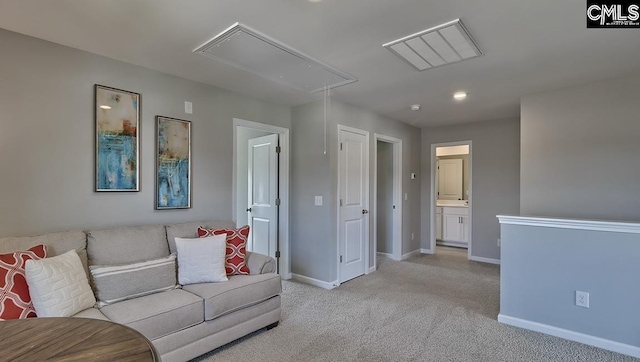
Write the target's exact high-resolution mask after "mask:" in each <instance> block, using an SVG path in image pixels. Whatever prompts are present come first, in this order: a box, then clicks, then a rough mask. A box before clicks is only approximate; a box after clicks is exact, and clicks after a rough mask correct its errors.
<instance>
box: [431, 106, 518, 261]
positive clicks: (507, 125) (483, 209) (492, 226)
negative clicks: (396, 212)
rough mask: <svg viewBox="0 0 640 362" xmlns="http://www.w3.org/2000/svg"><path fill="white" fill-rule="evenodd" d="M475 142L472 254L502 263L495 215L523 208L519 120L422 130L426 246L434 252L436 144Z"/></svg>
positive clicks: (512, 212)
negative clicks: (432, 222)
mask: <svg viewBox="0 0 640 362" xmlns="http://www.w3.org/2000/svg"><path fill="white" fill-rule="evenodd" d="M465 140H471V141H473V149H472V155H471V162H472V165H471V172H472V175H471V192H472V196H471V198H472V203H471V212H472V213H473V216H472V223H473V225H471V236H472V243H473V246H472V252H473V254H472V256H475V257H481V258H490V259H500V248H499V247H498V243H497V239H498V238H499V237H500V227H499V224H498V220H497V219H496V215H498V214H517V213H518V211H519V208H520V205H519V201H520V197H519V195H520V123H519V121H518V120H517V119H512V120H499V121H488V122H478V123H469V124H463V125H455V126H444V127H435V128H424V129H422V233H421V235H422V248H424V249H429V248H430V240H429V235H430V217H431V216H430V215H431V205H430V197H431V196H430V192H431V178H430V172H431V159H432V158H433V155H431V145H432V144H434V143H444V142H453V141H465Z"/></svg>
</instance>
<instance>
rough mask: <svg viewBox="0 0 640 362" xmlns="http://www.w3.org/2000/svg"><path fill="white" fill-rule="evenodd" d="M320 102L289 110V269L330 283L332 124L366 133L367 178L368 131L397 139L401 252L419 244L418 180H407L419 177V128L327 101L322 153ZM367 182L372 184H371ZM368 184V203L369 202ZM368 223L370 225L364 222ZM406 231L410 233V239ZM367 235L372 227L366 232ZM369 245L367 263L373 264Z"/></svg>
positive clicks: (333, 265)
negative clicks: (318, 200)
mask: <svg viewBox="0 0 640 362" xmlns="http://www.w3.org/2000/svg"><path fill="white" fill-rule="evenodd" d="M323 114H324V113H323V102H322V101H317V102H312V103H309V104H305V105H302V106H298V107H294V108H293V110H292V128H291V133H292V137H291V138H292V155H291V156H292V161H291V165H292V175H291V179H292V181H291V182H292V185H293V186H292V198H291V225H292V227H291V251H292V263H293V264H292V272H293V273H295V274H300V275H304V276H307V277H311V278H315V279H318V280H321V281H326V282H333V281H335V280H336V279H337V248H338V244H337V240H336V230H337V229H336V227H337V220H336V219H337V189H338V177H337V170H338V155H337V152H338V151H337V150H338V128H337V125H338V124H341V125H345V126H349V127H354V128H358V129H361V130H365V131H369V132H370V135H369V136H370V138H369V141H370V142H369V147H370V151H369V155H370V161H371V164H370V167H369V172H370V180H373V178H374V177H375V175H374V167H373V159H374V158H373V153H374V149H375V148H374V146H375V142H374V139H373V136H374V133H380V134H384V135H386V136H390V137H395V138H399V139H402V142H403V143H402V147H403V149H402V166H403V179H402V189H403V193H407V195H408V200H407V201H403V225H402V235H403V236H402V253H403V254H406V253H409V252H411V251H414V250H418V249H419V248H420V203H419V200H420V184H419V182H420V181H419V180H411V179H410V174H411V172H415V173H416V174H418V175H420V132H419V129H417V128H415V127H412V126H409V125H407V124H404V123H401V122H396V121H393V120H391V119H388V118H386V117H382V116H380V115H377V114H375V113H373V112H369V111H365V110H362V109H359V108H356V107H354V106H351V105H349V104H345V103H341V102H338V101H335V100H333V101H332V102H331V109H330V115H329V117H328V126H327V131H328V138H327V139H328V147H327V154H326V155H324V154H323V148H324V147H323V144H324V137H323V134H324V126H323ZM371 184H372V183H371ZM314 195H318V196H323V197H324V205H323V206H314V205H313V196H314ZM374 197H375V195H374V193H373V188H371V192H370V201H369V205H370V206H372V205H373V198H374ZM370 227H371V228H372V227H373V223H372V222H371V223H370ZM411 233H414V234H415V238H414V240H411ZM370 235H373V229H371V230H370ZM374 250H375V248H374V247H373V245H371V248H370V261H371V264H370V265H371V266H372V265H373V262H374V260H375V259H374V255H375V254H374Z"/></svg>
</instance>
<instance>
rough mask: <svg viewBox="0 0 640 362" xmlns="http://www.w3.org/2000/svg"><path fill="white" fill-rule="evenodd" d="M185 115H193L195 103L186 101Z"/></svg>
mask: <svg viewBox="0 0 640 362" xmlns="http://www.w3.org/2000/svg"><path fill="white" fill-rule="evenodd" d="M184 113H187V114H193V103H191V102H189V101H184Z"/></svg>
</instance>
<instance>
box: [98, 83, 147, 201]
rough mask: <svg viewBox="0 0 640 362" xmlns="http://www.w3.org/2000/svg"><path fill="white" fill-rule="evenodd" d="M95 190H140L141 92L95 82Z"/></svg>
mask: <svg viewBox="0 0 640 362" xmlns="http://www.w3.org/2000/svg"><path fill="white" fill-rule="evenodd" d="M94 95H95V97H94V99H95V103H94V107H95V137H96V141H95V142H96V150H95V191H96V192H103V191H107V192H114V191H116V192H119V191H124V192H137V191H140V162H139V159H140V158H139V155H140V153H139V152H140V134H139V132H140V94H139V93H135V92H130V91H126V90H122V89H117V88H111V87H107V86H103V85H99V84H96V85H95V87H94Z"/></svg>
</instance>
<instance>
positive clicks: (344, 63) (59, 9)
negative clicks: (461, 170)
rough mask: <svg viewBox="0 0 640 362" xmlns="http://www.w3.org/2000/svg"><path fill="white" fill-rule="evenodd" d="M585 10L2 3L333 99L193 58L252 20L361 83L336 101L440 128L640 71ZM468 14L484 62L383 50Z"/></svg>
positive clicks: (84, 34)
mask: <svg viewBox="0 0 640 362" xmlns="http://www.w3.org/2000/svg"><path fill="white" fill-rule="evenodd" d="M585 13H586V2H585V0H562V1H558V0H536V1H528V0H527V1H525V0H483V1H477V0H447V1H442V0H348V1H347V0H322V1H320V2H311V1H308V0H241V1H238V0H182V1H176V0H111V1H104V0H102V1H98V0H93V1H91V0H56V1H51V0H0V28H5V29H8V30H12V31H15V32H19V33H23V34H27V35H30V36H33V37H37V38H41V39H45V40H49V41H52V42H55V43H60V44H63V45H67V46H70V47H74V48H78V49H82V50H86V51H89V52H92V53H96V54H100V55H104V56H107V57H110V58H113V59H118V60H121V61H125V62H128V63H133V64H137V65H140V66H143V67H147V68H151V69H154V70H158V71H161V72H165V73H169V74H174V75H177V76H180V77H183V78H187V79H191V80H194V81H198V82H203V83H207V84H212V85H215V86H218V87H221V88H226V89H230V90H233V91H236V92H239V93H243V94H247V95H250V96H254V97H257V98H261V99H265V100H269V101H273V102H277V103H280V104H283V105H287V106H295V105H300V104H304V103H307V102H310V101H313V100H316V99H320V98H321V97H322V95H321V94H315V95H311V94H308V93H305V92H301V91H298V90H296V89H293V88H290V87H287V86H284V85H282V84H280V83H277V82H273V81H270V80H267V79H265V78H262V77H260V76H257V75H254V74H252V73H248V72H245V71H242V70H239V69H236V68H233V67H231V66H229V65H225V64H224V63H220V62H216V61H214V60H212V59H209V58H206V57H203V56H201V55H197V54H194V53H192V51H193V50H194V49H195V48H196V47H198V46H200V45H201V44H203V43H205V42H206V41H208V40H209V39H211V38H212V37H213V36H215V35H217V34H218V33H220V32H221V31H223V30H224V29H226V28H228V27H229V26H231V25H232V24H233V23H235V22H240V23H243V24H245V25H248V26H250V27H251V28H253V29H256V30H258V31H260V32H261V33H264V34H266V35H268V36H270V37H272V38H274V39H277V40H278V41H280V42H282V43H284V44H287V45H289V46H290V47H293V48H295V49H297V50H299V51H301V52H303V53H306V54H308V55H310V56H312V57H314V58H316V59H318V60H320V61H322V62H324V63H327V64H329V65H332V66H334V67H335V68H337V69H339V70H341V71H344V72H346V73H349V74H351V75H353V76H355V77H356V78H358V81H357V82H355V83H352V84H348V85H345V86H342V87H339V88H336V89H334V90H332V97H334V98H335V99H338V100H340V101H343V102H346V103H350V104H353V105H355V106H357V107H360V108H364V109H368V110H370V111H374V112H376V113H379V114H382V115H385V116H387V117H389V118H392V119H396V120H399V121H402V122H405V123H408V124H411V125H415V126H417V127H428V126H439V125H446V124H456V123H467V122H474V121H484V120H492V119H505V118H512V117H518V116H519V113H520V106H519V104H520V97H522V96H523V95H527V94H532V93H536V92H540V91H545V90H549V89H558V88H563V87H567V86H572V85H576V84H583V83H589V82H593V81H598V80H603V79H610V78H616V77H622V76H626V75H629V74H637V73H640V36H638V29H587V28H586V18H585ZM457 18H461V19H462V20H463V22H464V24H465V26H466V28H467V29H468V30H469V32H470V33H471V34H472V36H473V37H474V39H475V41H476V43H477V44H478V46H479V47H480V49H481V50H482V52H483V53H484V55H483V56H480V57H478V58H474V59H470V60H466V61H463V62H459V63H455V64H451V65H447V66H442V67H437V68H434V69H429V70H426V71H423V72H419V71H417V70H415V69H414V68H412V67H411V66H409V65H407V64H406V63H404V62H403V61H402V60H400V59H399V58H397V57H396V56H394V55H393V54H392V53H391V52H389V51H388V50H386V49H384V48H383V47H382V44H384V43H387V42H390V41H393V40H396V39H398V38H401V37H404V36H407V35H410V34H413V33H416V32H419V31H422V30H424V29H427V28H430V27H433V26H436V25H439V24H441V23H444V22H447V21H450V20H453V19H457ZM459 90H464V91H467V92H468V94H469V96H468V97H467V99H466V100H464V101H463V102H456V101H454V100H453V99H452V94H453V93H454V92H455V91H459ZM416 103H419V104H421V105H422V108H421V109H420V110H419V111H411V110H410V109H409V107H410V105H412V104H416Z"/></svg>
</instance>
